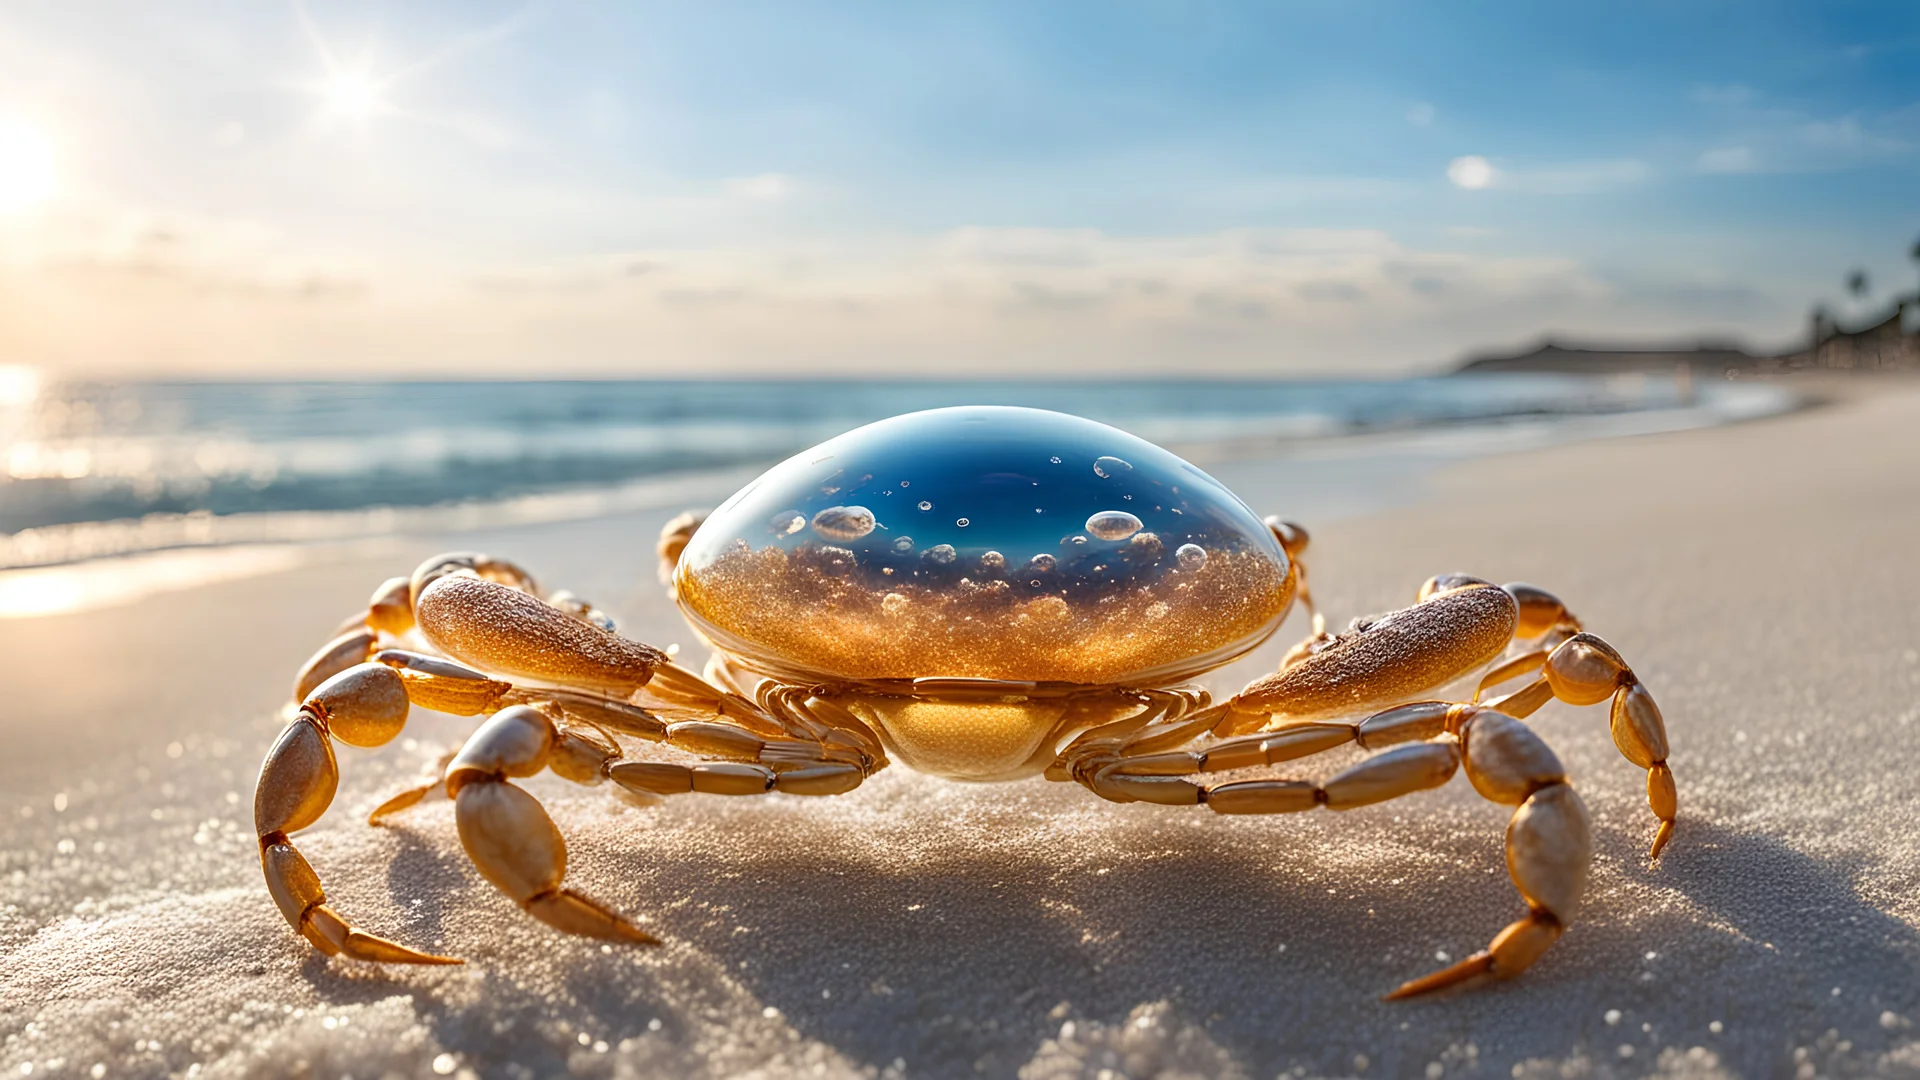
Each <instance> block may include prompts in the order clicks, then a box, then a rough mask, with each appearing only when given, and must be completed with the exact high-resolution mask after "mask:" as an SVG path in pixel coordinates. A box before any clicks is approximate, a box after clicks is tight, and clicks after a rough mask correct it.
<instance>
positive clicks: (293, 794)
mask: <svg viewBox="0 0 1920 1080" xmlns="http://www.w3.org/2000/svg"><path fill="white" fill-rule="evenodd" d="M406 718H407V694H406V689H405V687H404V686H403V685H402V683H401V680H400V676H399V675H398V674H396V673H395V672H394V671H393V670H392V669H390V668H386V667H383V666H381V665H378V664H361V665H359V666H357V667H351V668H348V669H347V670H345V671H342V672H340V673H339V674H337V675H334V676H333V677H332V678H330V679H327V680H326V681H325V682H323V683H321V684H320V685H319V686H318V687H316V688H315V689H314V690H313V691H312V692H311V693H310V694H308V695H307V696H306V698H305V700H304V701H302V703H301V705H300V711H299V714H298V715H297V716H295V718H294V720H293V722H292V723H291V724H289V725H288V726H287V728H286V730H284V731H282V732H281V733H280V738H279V740H278V741H276V742H275V743H274V745H273V749H272V750H270V751H268V753H267V759H266V761H265V763H264V764H262V765H261V767H260V782H259V787H258V788H257V789H256V790H255V792H254V800H253V819H254V828H255V831H256V833H257V834H258V835H259V837H260V867H261V870H262V872H263V873H264V874H265V875H266V879H267V891H268V892H270V893H272V894H273V900H274V903H275V904H276V905H278V906H279V908H280V913H281V914H282V915H284V916H286V919H287V922H288V923H289V924H291V925H292V926H293V928H294V929H295V930H296V931H298V932H299V933H300V934H301V936H303V937H305V938H306V939H307V940H308V941H310V942H312V943H313V945H314V947H315V948H318V949H319V950H320V951H322V952H324V953H326V954H328V955H329V956H334V955H345V956H349V957H352V958H353V959H356V960H380V961H386V962H388V963H402V964H457V963H459V961H458V960H455V959H452V958H450V957H445V956H435V955H433V954H431V953H423V952H417V951H415V950H413V949H409V948H407V947H406V946H404V945H398V944H395V943H394V942H391V941H388V940H386V939H385V938H380V937H375V936H374V935H372V934H368V933H365V932H363V931H360V930H356V929H354V928H353V926H352V924H350V923H348V922H347V921H346V920H345V919H344V918H342V917H341V916H340V914H339V913H338V912H336V911H334V910H333V908H332V907H330V906H329V905H328V904H327V896H326V892H325V891H324V890H323V889H322V888H321V887H320V878H319V876H318V875H316V874H315V873H314V872H313V868H312V867H311V866H309V865H308V864H307V860H306V859H305V858H304V857H302V856H301V854H300V852H299V850H298V849H296V848H295V847H294V846H293V841H292V840H291V839H290V838H289V836H288V834H289V833H293V832H298V831H299V830H301V829H304V828H306V827H307V826H309V825H311V824H313V823H314V822H315V821H318V820H319V819H320V815H321V814H323V813H325V812H326V809H327V806H328V804H330V803H331V802H333V794H334V792H335V790H337V789H338V787H339V784H340V772H339V768H338V766H336V765H335V763H334V758H333V746H332V744H331V743H330V742H329V736H331V737H333V738H337V739H339V740H340V741H341V742H345V743H349V744H352V745H354V746H379V745H382V744H383V743H387V742H390V741H391V740H392V739H393V738H394V736H396V735H398V734H399V733H400V729H401V727H402V726H403V725H404V724H405V723H406Z"/></svg>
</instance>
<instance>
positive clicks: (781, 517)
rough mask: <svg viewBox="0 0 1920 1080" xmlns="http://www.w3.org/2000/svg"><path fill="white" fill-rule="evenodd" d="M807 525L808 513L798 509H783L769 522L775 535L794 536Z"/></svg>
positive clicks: (768, 526) (768, 524) (768, 525)
mask: <svg viewBox="0 0 1920 1080" xmlns="http://www.w3.org/2000/svg"><path fill="white" fill-rule="evenodd" d="M806 527H807V515H805V514H803V513H801V512H800V511H798V510H782V511H780V512H779V513H777V514H775V515H773V517H772V518H771V519H769V520H768V522H767V528H769V529H772V530H773V535H775V536H792V535H793V534H794V533H797V532H799V531H800V530H801V529H804V528H806Z"/></svg>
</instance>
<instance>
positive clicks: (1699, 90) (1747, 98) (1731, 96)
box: [1692, 83, 1758, 105]
mask: <svg viewBox="0 0 1920 1080" xmlns="http://www.w3.org/2000/svg"><path fill="white" fill-rule="evenodd" d="M1757 96H1758V95H1757V94H1756V93H1755V92H1754V89H1753V87H1751V86H1745V85H1742V84H1740V83H1723V84H1720V85H1713V84H1710V83H1701V84H1698V85H1696V86H1695V87H1694V88H1693V93H1692V97H1693V100H1694V101H1696V102H1698V103H1699V104H1701V105H1745V104H1748V103H1749V102H1751V101H1753V100H1754V98H1755V97H1757Z"/></svg>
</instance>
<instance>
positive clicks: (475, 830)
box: [446, 705, 658, 945]
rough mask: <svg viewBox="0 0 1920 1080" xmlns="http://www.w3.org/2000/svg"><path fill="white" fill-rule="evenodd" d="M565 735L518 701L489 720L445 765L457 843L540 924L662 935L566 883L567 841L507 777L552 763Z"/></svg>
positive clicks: (640, 940) (648, 940) (592, 932)
mask: <svg viewBox="0 0 1920 1080" xmlns="http://www.w3.org/2000/svg"><path fill="white" fill-rule="evenodd" d="M559 740H560V733H559V732H558V731H557V730H556V729H555V727H554V724H553V721H551V720H549V719H548V718H547V716H546V714H544V713H542V712H541V711H540V710H538V709H535V708H532V707H530V706H525V705H516V706H512V707H510V708H507V709H503V710H501V711H500V712H497V713H495V714H494V715H493V716H492V717H490V718H488V720H487V722H486V723H484V724H482V725H480V729H479V730H478V731H476V732H474V733H473V737H472V738H470V739H468V740H467V742H466V745H465V746H463V747H461V748H460V752H459V753H458V754H455V755H454V758H453V761H452V762H451V763H450V764H449V765H448V766H447V779H446V784H447V792H448V794H449V795H450V796H452V798H453V812H454V822H455V824H456V825H458V827H459V830H460V843H461V845H462V846H464V847H465V848H466V849H467V856H468V857H469V858H471V859H472V860H473V865H474V867H475V868H476V869H478V870H479V871H480V875H481V876H482V877H484V878H486V879H487V880H488V881H490V882H492V883H493V885H494V887H495V888H498V889H499V890H500V891H501V892H503V893H506V894H507V896H508V897H509V898H511V899H512V900H513V901H514V902H515V903H517V904H519V905H520V906H521V907H522V908H523V909H525V910H526V912H527V913H528V914H530V915H532V916H533V917H535V918H537V919H539V920H540V921H542V922H544V923H546V924H548V925H549V926H552V927H555V928H556V929H559V930H564V931H566V932H568V933H570V934H581V935H585V936H588V937H597V938H605V939H607V940H611V941H624V942H630V943H634V944H643V945H645V944H655V943H657V942H658V939H657V938H655V937H654V936H653V935H651V934H648V933H647V932H646V931H644V930H641V929H640V928H639V927H637V926H634V925H633V924H632V923H630V922H628V921H627V920H626V919H624V918H622V917H620V916H619V915H617V914H615V913H614V912H613V911H611V910H609V909H607V908H606V907H604V906H602V905H601V904H599V903H596V902H595V901H593V900H589V899H588V898H586V897H585V896H582V895H581V894H579V893H577V892H574V891H573V890H571V889H566V888H562V887H561V884H562V882H563V881H564V880H565V878H566V873H567V844H566V841H565V840H564V839H562V838H561V836H560V830H558V829H556V828H554V825H553V819H552V818H551V817H549V816H547V812H546V809H545V808H543V807H542V806H541V805H540V801H539V800H538V799H535V798H534V797H533V796H532V795H529V794H527V792H526V791H525V790H523V789H521V788H520V787H519V786H517V785H515V784H513V783H511V782H510V780H511V778H514V777H525V776H532V775H534V774H535V773H538V772H539V771H540V770H541V769H543V768H546V767H548V766H549V765H551V764H553V751H554V747H555V744H556V743H557V742H558V741H559Z"/></svg>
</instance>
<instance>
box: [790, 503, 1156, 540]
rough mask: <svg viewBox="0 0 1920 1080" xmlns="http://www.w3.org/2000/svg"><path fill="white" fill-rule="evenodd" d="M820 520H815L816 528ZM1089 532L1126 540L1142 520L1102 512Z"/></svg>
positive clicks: (1090, 523)
mask: <svg viewBox="0 0 1920 1080" xmlns="http://www.w3.org/2000/svg"><path fill="white" fill-rule="evenodd" d="M819 527H820V519H819V518H815V519H814V528H816V529H817V528H819ZM1087 531H1088V532H1090V533H1092V534H1093V535H1095V536H1097V537H1099V538H1100V539H1102V540H1125V539H1126V538H1127V537H1129V536H1132V535H1133V534H1134V533H1137V532H1139V531H1140V519H1139V518H1137V517H1134V516H1133V515H1132V514H1129V513H1127V512H1126V511H1125V510H1102V511H1100V512H1099V513H1097V514H1095V515H1093V516H1092V517H1090V518H1088V519H1087Z"/></svg>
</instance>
